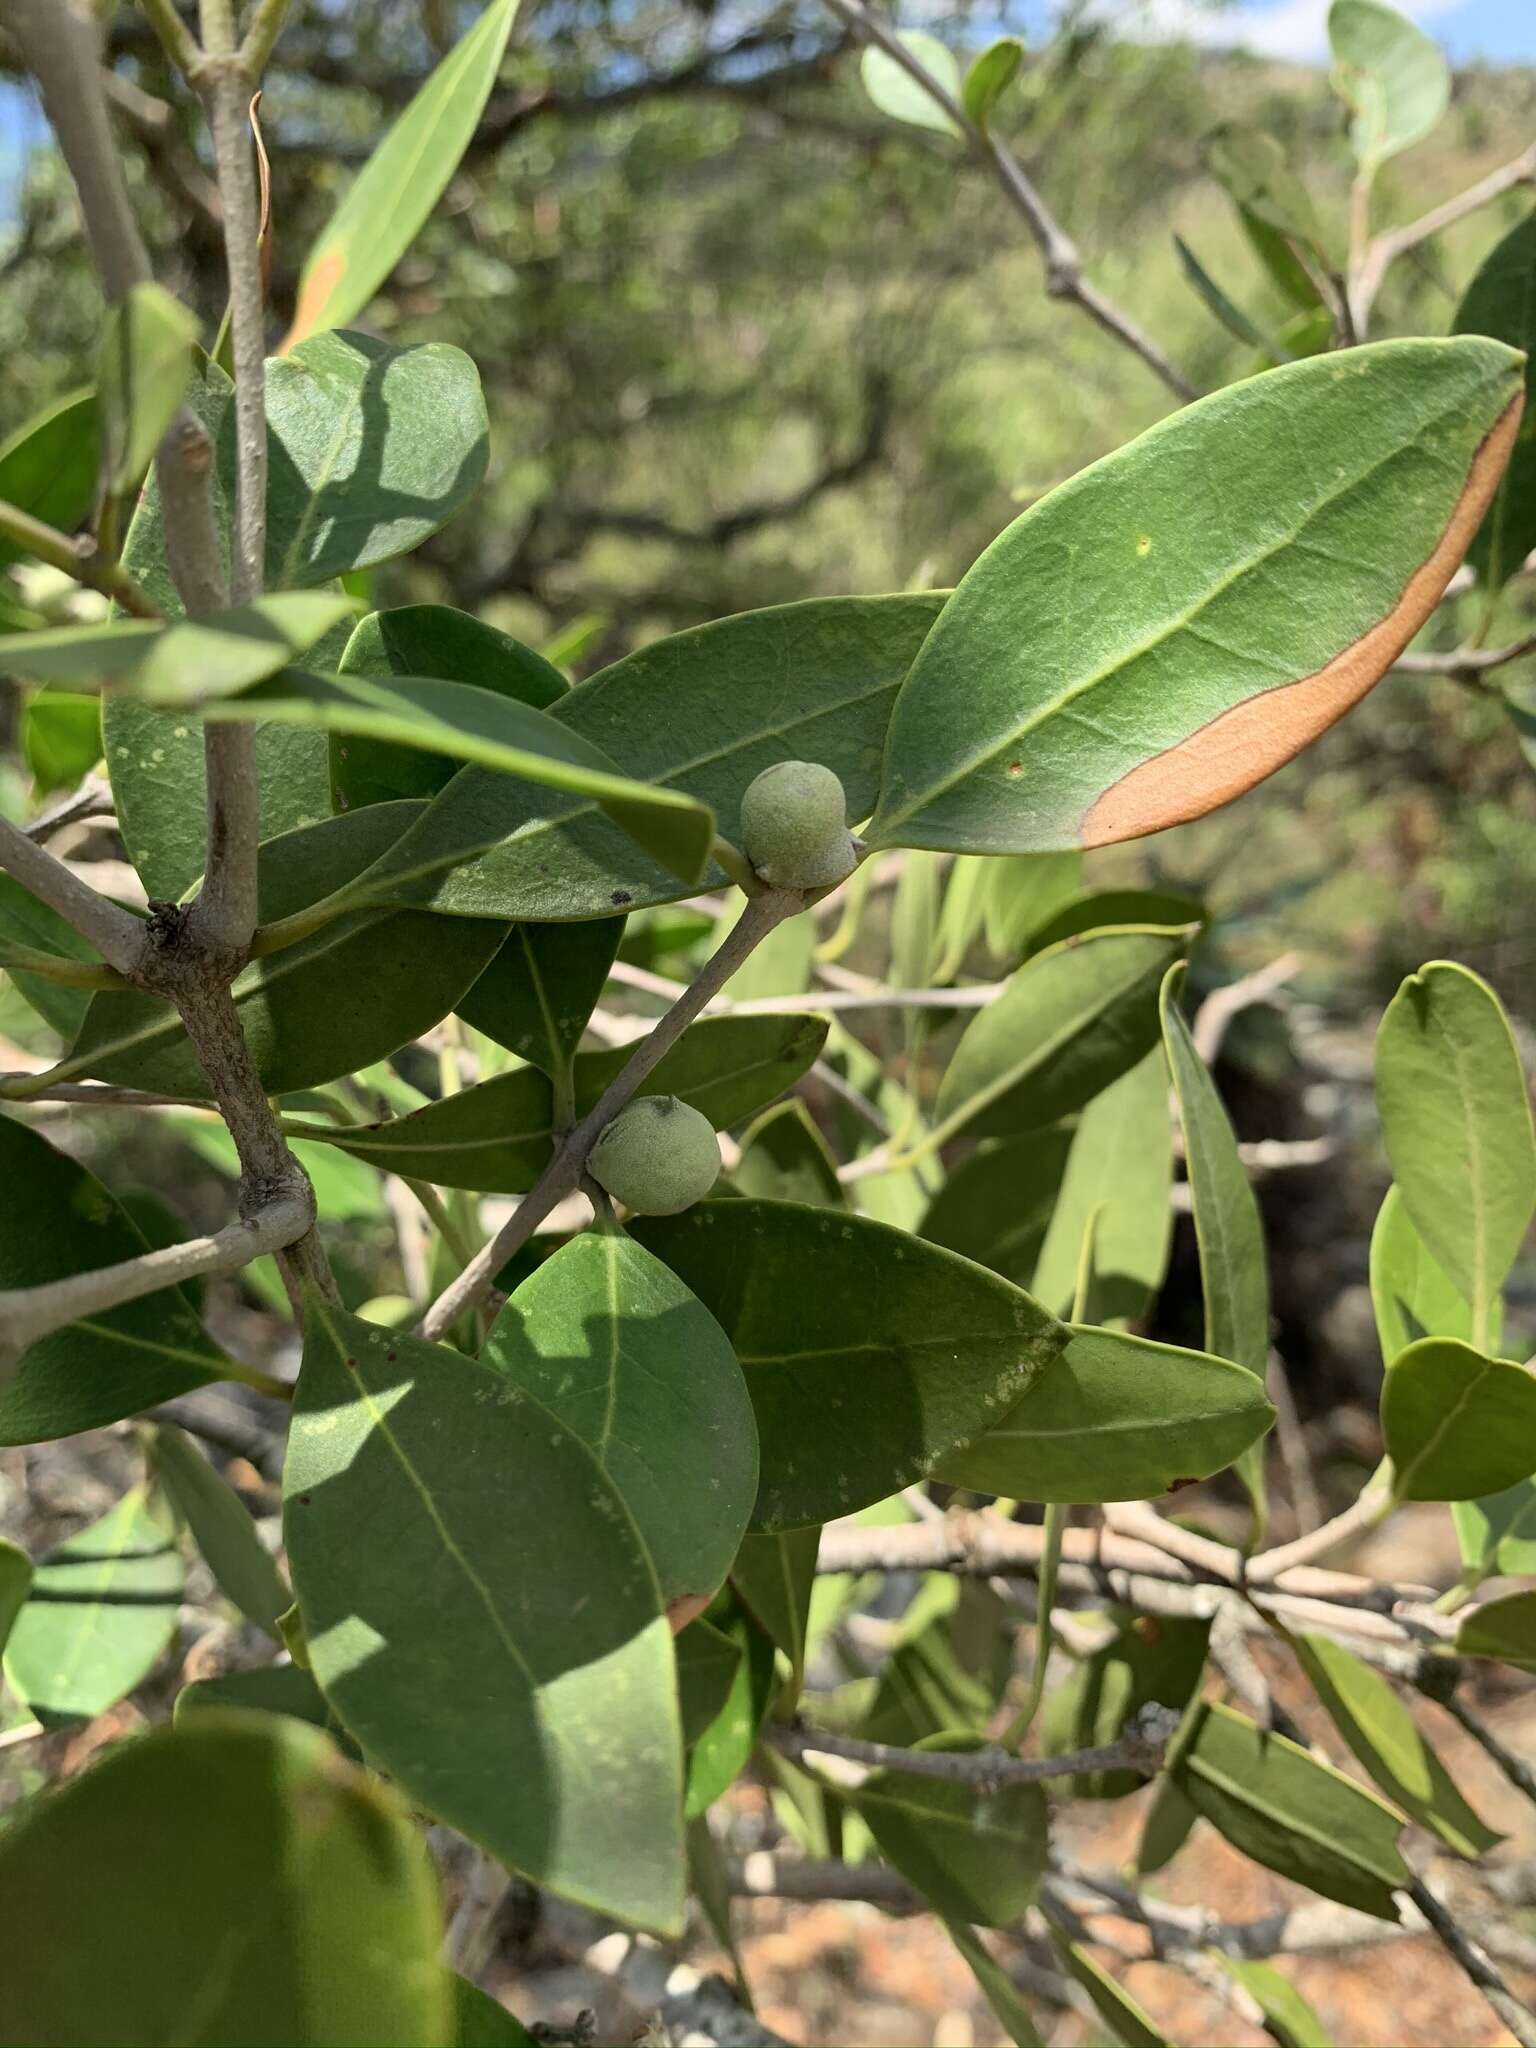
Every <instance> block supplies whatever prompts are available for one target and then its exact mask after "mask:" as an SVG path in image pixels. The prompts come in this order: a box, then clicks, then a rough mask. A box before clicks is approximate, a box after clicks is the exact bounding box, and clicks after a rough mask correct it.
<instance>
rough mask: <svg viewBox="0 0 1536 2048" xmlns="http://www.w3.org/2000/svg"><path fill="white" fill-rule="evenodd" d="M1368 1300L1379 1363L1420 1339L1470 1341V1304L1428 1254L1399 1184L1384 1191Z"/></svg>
mask: <svg viewBox="0 0 1536 2048" xmlns="http://www.w3.org/2000/svg"><path fill="white" fill-rule="evenodd" d="M1371 1302H1372V1305H1373V1307H1374V1308H1375V1311H1376V1335H1377V1338H1378V1340H1379V1341H1380V1344H1381V1361H1382V1364H1383V1365H1390V1364H1391V1363H1392V1361H1393V1360H1394V1359H1395V1358H1396V1357H1397V1355H1398V1353H1399V1352H1400V1351H1406V1350H1407V1348H1408V1346H1409V1345H1410V1344H1415V1343H1417V1342H1418V1340H1419V1338H1420V1337H1456V1338H1459V1339H1460V1340H1461V1342H1462V1343H1470V1341H1471V1338H1472V1310H1471V1307H1470V1306H1469V1304H1468V1303H1467V1300H1466V1298H1465V1297H1464V1296H1463V1295H1460V1294H1458V1293H1457V1292H1456V1289H1455V1288H1454V1287H1453V1286H1452V1285H1451V1283H1450V1281H1449V1280H1447V1279H1446V1277H1445V1274H1444V1272H1443V1271H1442V1270H1441V1268H1440V1267H1439V1266H1437V1265H1436V1264H1435V1261H1434V1260H1433V1259H1432V1258H1431V1257H1430V1255H1429V1248H1428V1246H1427V1245H1426V1244H1425V1242H1424V1240H1423V1238H1422V1237H1420V1235H1419V1233H1418V1231H1417V1230H1416V1229H1415V1228H1414V1223H1413V1218H1412V1217H1411V1216H1410V1215H1409V1214H1408V1208H1407V1204H1406V1203H1405V1202H1404V1200H1403V1194H1402V1189H1401V1188H1397V1187H1390V1188H1388V1189H1387V1192H1386V1196H1385V1198H1384V1199H1383V1201H1382V1205H1381V1208H1380V1210H1379V1211H1378V1213H1377V1217H1376V1227H1375V1228H1374V1230H1373V1231H1372V1232H1371Z"/></svg>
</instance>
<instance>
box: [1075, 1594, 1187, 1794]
mask: <svg viewBox="0 0 1536 2048" xmlns="http://www.w3.org/2000/svg"><path fill="white" fill-rule="evenodd" d="M1210 1633H1211V1625H1210V1623H1209V1622H1208V1621H1195V1620H1186V1619H1180V1618H1177V1617H1173V1616H1168V1615H1154V1614H1142V1615H1130V1614H1126V1615H1124V1616H1123V1617H1121V1618H1120V1625H1119V1627H1118V1629H1117V1630H1116V1632H1115V1634H1114V1636H1112V1637H1111V1639H1110V1640H1109V1642H1107V1643H1105V1644H1104V1646H1103V1647H1102V1648H1101V1649H1097V1650H1095V1651H1093V1653H1092V1654H1091V1655H1090V1656H1088V1657H1085V1658H1084V1659H1082V1661H1081V1662H1079V1663H1077V1664H1075V1665H1074V1666H1073V1667H1072V1670H1071V1672H1070V1673H1069V1675H1068V1677H1067V1679H1066V1681H1065V1682H1064V1683H1063V1684H1061V1685H1059V1686H1058V1687H1057V1688H1056V1689H1055V1691H1054V1692H1051V1693H1048V1694H1047V1696H1046V1701H1045V1710H1044V1712H1043V1714H1042V1715H1041V1719H1040V1746H1041V1749H1042V1751H1043V1753H1044V1754H1045V1755H1046V1756H1064V1755H1066V1754H1067V1753H1068V1752H1070V1751H1072V1750H1077V1749H1098V1748H1102V1747H1104V1746H1105V1745H1106V1744H1108V1743H1111V1742H1117V1741H1119V1739H1120V1737H1121V1736H1122V1735H1123V1734H1124V1733H1125V1730H1126V1724H1127V1723H1128V1722H1129V1721H1131V1720H1132V1719H1133V1718H1134V1717H1135V1715H1136V1714H1137V1713H1139V1712H1140V1710H1141V1709H1142V1708H1143V1707H1145V1706H1149V1705H1151V1704H1152V1703H1153V1702H1156V1704H1158V1705H1159V1706H1164V1707H1173V1708H1176V1709H1177V1710H1178V1711H1179V1712H1181V1713H1182V1712H1183V1710H1184V1708H1185V1707H1187V1706H1188V1704H1189V1701H1190V1699H1191V1697H1192V1695H1193V1694H1194V1692H1195V1690H1196V1689H1197V1687H1198V1686H1199V1684H1200V1679H1201V1676H1202V1674H1203V1673H1204V1670H1205V1656H1206V1648H1207V1645H1208V1643H1209V1640H1210ZM1071 1783H1072V1797H1073V1798H1074V1799H1123V1798H1125V1797H1126V1796H1127V1794H1128V1793H1131V1792H1134V1791H1135V1790H1136V1788H1137V1787H1138V1786H1139V1785H1143V1784H1145V1783H1146V1774H1145V1773H1144V1772H1140V1771H1129V1770H1123V1771H1082V1772H1079V1773H1078V1775H1077V1776H1076V1777H1075V1778H1073V1779H1072V1781H1071Z"/></svg>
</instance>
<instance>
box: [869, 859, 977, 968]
mask: <svg viewBox="0 0 1536 2048" xmlns="http://www.w3.org/2000/svg"><path fill="white" fill-rule="evenodd" d="M992 868H993V862H991V861H990V860H987V859H985V858H983V857H982V856H981V855H980V854H978V855H975V856H974V857H971V856H967V855H964V854H962V855H961V857H960V858H959V859H958V860H954V861H951V862H950V864H949V874H948V876H947V877H946V879H945V883H944V902H943V905H942V907H941V909H940V911H939V929H938V943H937V954H938V958H937V960H936V961H935V963H934V969H933V978H934V980H935V981H936V982H939V983H948V982H951V981H953V980H954V979H955V977H956V975H958V974H959V972H960V970H961V968H962V967H964V965H965V962H966V959H967V958H968V956H969V954H970V951H971V948H972V947H973V946H974V945H975V944H976V941H977V940H978V939H979V938H980V936H981V932H982V927H983V926H984V925H985V923H986V920H987V893H988V885H989V883H990V881H991V876H992ZM867 872H869V871H868V870H866V873H867ZM871 879H873V876H872V875H871Z"/></svg>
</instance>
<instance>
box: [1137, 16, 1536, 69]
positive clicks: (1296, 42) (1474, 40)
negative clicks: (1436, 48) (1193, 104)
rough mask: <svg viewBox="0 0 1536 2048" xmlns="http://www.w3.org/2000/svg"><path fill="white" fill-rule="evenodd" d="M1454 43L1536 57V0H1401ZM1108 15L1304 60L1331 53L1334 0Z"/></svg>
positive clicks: (1527, 59)
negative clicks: (1329, 30) (1329, 31)
mask: <svg viewBox="0 0 1536 2048" xmlns="http://www.w3.org/2000/svg"><path fill="white" fill-rule="evenodd" d="M1396 4H1397V5H1398V6H1399V7H1400V8H1401V9H1402V11H1403V12H1404V13H1405V14H1411V15H1412V16H1413V17H1414V19H1415V20H1416V21H1418V22H1420V23H1421V24H1422V25H1423V26H1424V27H1425V28H1426V29H1428V31H1429V32H1430V34H1431V35H1432V36H1434V38H1435V40H1436V41H1437V42H1438V43H1440V44H1441V45H1442V47H1443V48H1444V49H1445V50H1446V52H1447V53H1448V55H1449V56H1450V59H1451V61H1452V63H1453V64H1466V63H1470V62H1472V61H1473V60H1474V59H1476V58H1479V57H1481V58H1486V59H1487V60H1488V61H1489V62H1490V63H1495V64H1516V63H1527V64H1529V63H1536V0H1396ZM1102 8H1103V12H1104V14H1105V16H1106V17H1107V18H1108V19H1109V20H1111V21H1113V22H1115V23H1116V24H1117V25H1118V26H1121V27H1123V28H1125V29H1126V30H1127V31H1129V32H1131V33H1136V32H1138V31H1141V32H1144V33H1152V34H1163V35H1169V34H1174V35H1176V34H1180V33H1183V34H1188V35H1190V36H1191V37H1193V38H1194V40H1196V41H1197V42H1202V43H1207V44H1210V45H1213V46H1218V47H1219V46H1222V45H1227V44H1234V43H1240V44H1244V45H1246V46H1247V47H1248V48H1249V49H1253V50H1258V51H1261V52H1262V53H1263V54H1265V55H1266V56H1272V57H1285V58H1291V59H1293V60H1295V61H1296V62H1298V63H1310V62H1314V61H1318V60H1321V59H1322V58H1324V57H1325V56H1326V54H1327V48H1328V36H1327V26H1326V24H1327V19H1328V0H1230V4H1228V5H1226V6H1220V7H1217V6H1212V5H1210V4H1208V0H1102Z"/></svg>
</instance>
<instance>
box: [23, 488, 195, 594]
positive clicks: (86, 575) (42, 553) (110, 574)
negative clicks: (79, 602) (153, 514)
mask: <svg viewBox="0 0 1536 2048" xmlns="http://www.w3.org/2000/svg"><path fill="white" fill-rule="evenodd" d="M0 534H4V536H5V538H6V539H7V540H9V541H12V542H14V543H15V545H16V546H17V547H19V548H22V549H24V550H25V551H26V553H27V554H29V555H31V556H32V557H33V558H34V560H36V561H39V562H46V563H47V564H48V566H49V568H51V569H60V570H62V571H63V573H64V574H65V575H66V576H72V577H73V578H74V580H75V581H76V582H77V583H83V584H84V585H85V586H86V588H87V589H88V590H99V591H100V592H101V594H102V596H103V597H110V598H114V599H115V600H116V601H117V603H118V604H120V605H121V606H122V608H123V610H124V611H125V612H132V613H133V615H134V617H135V618H138V619H158V618H162V617H163V616H164V614H163V613H162V612H161V610H160V607H159V605H157V604H156V603H155V601H154V599H153V598H152V597H151V596H150V595H149V593H148V592H147V591H145V590H142V589H141V588H140V587H139V585H138V584H137V583H136V582H135V581H134V579H133V577H131V576H130V575H129V574H128V571H127V570H126V569H124V568H121V567H120V566H119V565H118V564H117V563H116V562H113V561H109V560H107V558H106V557H105V556H103V555H101V554H99V553H98V552H97V549H96V544H95V542H94V541H92V540H89V539H87V540H81V541H77V540H71V539H70V537H69V535H68V534H67V533H60V531H59V529H58V528H57V527H56V526H49V525H48V524H47V522H46V521H45V520H42V519H34V518H33V517H32V514H31V513H30V512H24V511H23V510H22V509H21V507H20V506H19V505H7V504H5V503H4V502H3V501H0Z"/></svg>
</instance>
